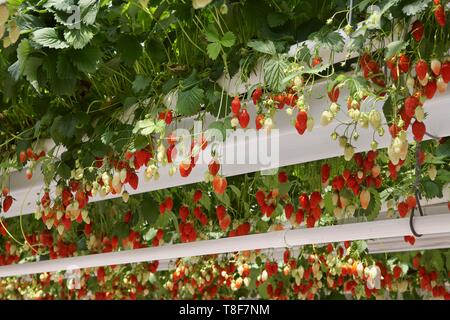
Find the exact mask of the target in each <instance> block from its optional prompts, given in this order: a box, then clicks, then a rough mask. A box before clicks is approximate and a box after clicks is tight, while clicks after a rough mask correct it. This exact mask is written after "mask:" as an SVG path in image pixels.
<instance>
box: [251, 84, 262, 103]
mask: <svg viewBox="0 0 450 320" xmlns="http://www.w3.org/2000/svg"><path fill="white" fill-rule="evenodd" d="M261 96H262V89H261V88H260V87H258V88H256V89H255V90H253V93H252V100H253V104H254V105H256V104H257V103H258V101H259V99H260V98H261Z"/></svg>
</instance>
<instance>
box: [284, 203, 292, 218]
mask: <svg viewBox="0 0 450 320" xmlns="http://www.w3.org/2000/svg"><path fill="white" fill-rule="evenodd" d="M293 212H294V206H293V205H292V204H291V203H288V204H286V205H285V206H284V214H285V215H286V219H287V220H289V219H290V218H291V216H292V213H293Z"/></svg>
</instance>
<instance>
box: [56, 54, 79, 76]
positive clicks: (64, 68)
mask: <svg viewBox="0 0 450 320" xmlns="http://www.w3.org/2000/svg"><path fill="white" fill-rule="evenodd" d="M74 72H75V70H74V68H73V65H72V61H71V59H70V58H69V57H68V55H67V54H65V53H60V54H58V58H57V60H56V73H57V74H58V77H59V78H61V79H70V78H73V74H74Z"/></svg>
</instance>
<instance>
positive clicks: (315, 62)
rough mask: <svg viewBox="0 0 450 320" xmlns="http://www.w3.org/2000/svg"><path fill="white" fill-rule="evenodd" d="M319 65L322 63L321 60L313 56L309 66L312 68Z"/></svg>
mask: <svg viewBox="0 0 450 320" xmlns="http://www.w3.org/2000/svg"><path fill="white" fill-rule="evenodd" d="M321 63H322V58H321V57H319V56H315V57H314V58H313V59H312V62H311V66H312V67H313V68H314V67H315V66H317V65H319V64H321Z"/></svg>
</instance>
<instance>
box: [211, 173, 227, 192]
mask: <svg viewBox="0 0 450 320" xmlns="http://www.w3.org/2000/svg"><path fill="white" fill-rule="evenodd" d="M212 186H213V189H214V192H215V193H217V194H224V193H225V189H226V188H227V179H226V178H225V177H221V176H215V177H214V180H213V181H212Z"/></svg>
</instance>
